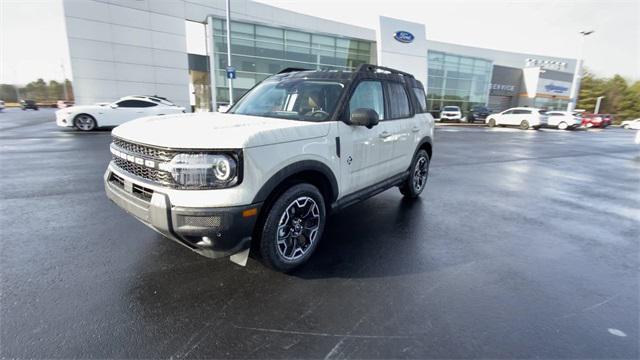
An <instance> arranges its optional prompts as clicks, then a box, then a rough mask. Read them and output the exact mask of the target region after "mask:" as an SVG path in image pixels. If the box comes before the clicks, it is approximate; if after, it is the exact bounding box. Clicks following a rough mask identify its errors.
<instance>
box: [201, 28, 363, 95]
mask: <svg viewBox="0 0 640 360" xmlns="http://www.w3.org/2000/svg"><path fill="white" fill-rule="evenodd" d="M213 37H214V57H215V58H214V61H215V67H216V68H215V70H214V71H215V76H216V78H215V84H216V99H217V101H218V102H219V103H228V102H229V90H228V87H227V78H226V72H225V69H226V67H227V38H226V37H227V32H226V21H225V20H223V19H214V21H213ZM372 47H373V43H372V42H370V41H366V40H358V39H349V38H342V37H336V36H328V35H319V34H312V33H308V32H303V31H297V30H290V29H282V28H277V27H271V26H264V25H258V24H250V23H244V22H236V21H231V64H232V66H233V67H235V68H236V79H235V80H234V81H233V86H234V89H233V90H234V92H233V96H234V99H238V98H239V97H240V96H241V95H243V94H244V93H245V92H246V91H247V90H249V89H250V88H252V87H253V86H254V85H255V84H256V83H258V82H260V81H262V80H264V79H265V78H266V77H268V76H270V75H272V74H274V73H277V72H278V71H280V70H282V69H285V68H288V67H295V68H305V69H337V70H352V69H354V68H355V67H357V66H358V65H360V64H366V63H372V62H375V61H373V60H372V53H373V51H372Z"/></svg>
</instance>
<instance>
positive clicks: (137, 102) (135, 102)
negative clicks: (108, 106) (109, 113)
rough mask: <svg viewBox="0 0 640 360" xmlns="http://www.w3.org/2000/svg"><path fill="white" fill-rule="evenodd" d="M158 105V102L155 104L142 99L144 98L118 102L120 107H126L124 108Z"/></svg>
mask: <svg viewBox="0 0 640 360" xmlns="http://www.w3.org/2000/svg"><path fill="white" fill-rule="evenodd" d="M156 105H157V104H154V103H152V102H148V101H142V100H122V101H120V102H118V107H124V108H144V107H152V106H156Z"/></svg>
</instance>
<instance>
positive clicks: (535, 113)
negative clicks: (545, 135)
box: [486, 107, 547, 130]
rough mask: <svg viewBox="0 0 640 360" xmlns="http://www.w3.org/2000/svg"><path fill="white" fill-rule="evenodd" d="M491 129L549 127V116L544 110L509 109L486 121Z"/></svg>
mask: <svg viewBox="0 0 640 360" xmlns="http://www.w3.org/2000/svg"><path fill="white" fill-rule="evenodd" d="M486 123H487V125H489V127H494V126H518V127H519V128H520V129H522V130H526V129H529V128H534V129H536V130H537V129H539V128H540V127H542V126H546V125H547V115H546V112H545V111H544V110H541V109H536V108H530V107H517V108H511V109H507V110H505V111H503V112H501V113H498V114H491V115H490V116H489V117H487V120H486Z"/></svg>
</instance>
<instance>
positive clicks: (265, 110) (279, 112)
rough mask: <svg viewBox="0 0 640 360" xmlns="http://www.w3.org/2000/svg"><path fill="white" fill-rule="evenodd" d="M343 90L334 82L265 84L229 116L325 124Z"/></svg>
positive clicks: (259, 86) (250, 93) (298, 81)
mask: <svg viewBox="0 0 640 360" xmlns="http://www.w3.org/2000/svg"><path fill="white" fill-rule="evenodd" d="M343 88H344V85H343V84H342V83H339V82H332V81H319V80H305V79H292V80H285V81H265V82H263V83H262V84H260V85H258V86H256V87H255V88H253V89H252V90H251V91H250V92H249V93H248V94H246V95H245V96H244V97H243V98H242V99H240V101H238V103H237V104H236V105H235V106H234V107H233V108H231V110H230V111H229V113H232V114H242V115H254V116H265V117H276V118H282V119H291V120H302V121H325V120H328V119H330V118H331V115H333V112H334V111H335V110H336V105H337V103H338V99H339V98H340V95H341V94H342V90H343Z"/></svg>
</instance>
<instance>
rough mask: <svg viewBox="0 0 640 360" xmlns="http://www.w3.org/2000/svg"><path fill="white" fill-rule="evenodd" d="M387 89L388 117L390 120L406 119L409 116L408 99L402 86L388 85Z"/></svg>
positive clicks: (396, 84) (397, 84)
mask: <svg viewBox="0 0 640 360" xmlns="http://www.w3.org/2000/svg"><path fill="white" fill-rule="evenodd" d="M388 89H389V110H390V111H389V117H390V118H391V119H400V118H406V117H409V116H410V115H411V109H410V108H409V98H408V97H407V92H406V91H405V90H404V86H402V84H399V83H388Z"/></svg>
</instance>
